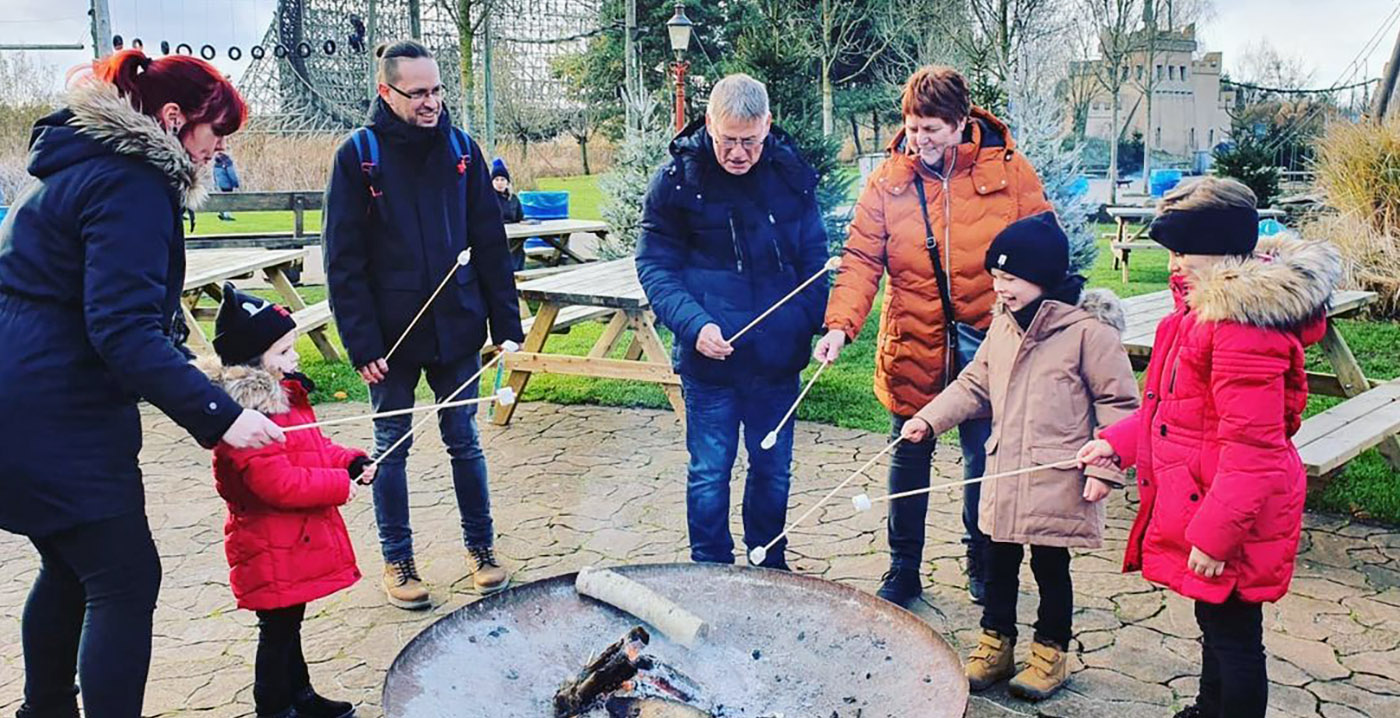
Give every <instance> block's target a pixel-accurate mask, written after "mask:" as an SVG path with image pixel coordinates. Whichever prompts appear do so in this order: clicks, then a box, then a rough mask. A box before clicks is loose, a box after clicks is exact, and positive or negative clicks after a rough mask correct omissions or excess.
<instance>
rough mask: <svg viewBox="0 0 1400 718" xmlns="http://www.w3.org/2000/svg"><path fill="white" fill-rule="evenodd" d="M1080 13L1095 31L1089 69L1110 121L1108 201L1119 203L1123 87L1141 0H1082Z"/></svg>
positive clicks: (1130, 57)
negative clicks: (1109, 111)
mask: <svg viewBox="0 0 1400 718" xmlns="http://www.w3.org/2000/svg"><path fill="white" fill-rule="evenodd" d="M1081 2H1082V3H1083V11H1084V13H1085V14H1086V16H1087V17H1088V18H1089V19H1090V21H1091V22H1092V25H1093V27H1094V29H1095V30H1096V33H1097V37H1098V41H1097V48H1098V55H1099V61H1098V62H1096V63H1092V64H1091V65H1090V68H1092V69H1091V71H1092V73H1093V76H1094V78H1095V79H1096V80H1097V81H1098V84H1099V87H1101V88H1103V90H1104V92H1106V93H1108V97H1109V103H1110V105H1111V107H1112V120H1111V121H1110V126H1109V132H1108V186H1109V202H1110V203H1111V204H1113V203H1117V202H1118V138H1119V137H1120V136H1121V135H1122V133H1123V128H1122V123H1121V118H1122V107H1123V85H1125V84H1127V82H1128V72H1129V68H1128V65H1129V61H1130V60H1131V59H1132V55H1133V50H1134V47H1133V44H1134V40H1133V28H1134V27H1135V26H1136V24H1137V19H1138V17H1139V16H1140V14H1141V12H1142V5H1141V0H1081Z"/></svg>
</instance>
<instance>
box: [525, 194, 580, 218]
mask: <svg viewBox="0 0 1400 718" xmlns="http://www.w3.org/2000/svg"><path fill="white" fill-rule="evenodd" d="M520 207H521V209H523V210H525V219H568V218H569V193H568V192H521V193H520Z"/></svg>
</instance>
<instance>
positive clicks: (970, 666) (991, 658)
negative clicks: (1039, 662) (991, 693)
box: [963, 628, 1016, 691]
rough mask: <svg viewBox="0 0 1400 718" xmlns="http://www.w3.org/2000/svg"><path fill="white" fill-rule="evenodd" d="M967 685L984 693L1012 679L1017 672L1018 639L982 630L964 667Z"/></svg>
mask: <svg viewBox="0 0 1400 718" xmlns="http://www.w3.org/2000/svg"><path fill="white" fill-rule="evenodd" d="M963 672H964V673H966V674H967V684H968V686H969V687H971V688H972V690H974V691H983V690H986V689H988V688H991V687H992V685H994V684H996V683H999V682H1001V681H1004V680H1006V679H1007V678H1010V677H1011V675H1012V674H1013V673H1015V672H1016V639H1015V638H1012V637H1010V636H1003V635H1001V634H1000V633H997V632H996V631H988V630H987V629H985V628H984V629H982V635H981V636H980V637H979V638H978V639H977V647H976V648H974V649H972V653H971V654H969V655H968V657H967V663H966V664H965V665H964V666H963Z"/></svg>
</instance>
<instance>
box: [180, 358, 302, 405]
mask: <svg viewBox="0 0 1400 718" xmlns="http://www.w3.org/2000/svg"><path fill="white" fill-rule="evenodd" d="M195 367H197V368H198V369H199V370H200V371H202V372H204V375H205V376H207V377H209V380H210V381H212V382H214V384H215V385H216V386H218V387H219V388H220V389H223V390H224V391H225V392H227V393H228V395H229V397H231V398H232V399H233V400H234V401H236V402H238V404H239V406H242V407H243V408H244V409H252V410H253V411H258V412H262V413H263V414H266V415H268V416H275V415H277V414H285V413H287V412H289V411H291V409H292V406H291V402H290V401H288V399H287V390H286V389H284V388H283V387H282V382H280V381H278V380H277V378H276V377H274V376H272V374H271V373H269V372H268V371H267V370H266V369H258V368H255V367H250V366H224V365H223V363H222V362H220V361H219V358H218V357H202V358H200V359H199V360H197V361H196V362H195Z"/></svg>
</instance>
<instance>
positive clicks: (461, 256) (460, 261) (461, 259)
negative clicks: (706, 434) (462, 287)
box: [384, 247, 472, 362]
mask: <svg viewBox="0 0 1400 718" xmlns="http://www.w3.org/2000/svg"><path fill="white" fill-rule="evenodd" d="M471 261H472V250H471V247H467V248H466V249H464V250H462V251H461V252H458V253H457V262H456V264H453V265H452V269H451V270H450V271H448V272H447V276H445V277H443V278H442V281H441V282H439V283H438V286H437V289H435V290H433V295H432V296H431V297H428V301H426V302H423V308H422V309H419V310H418V316H415V317H414V318H413V321H411V322H409V323H408V328H407V329H404V330H403V334H400V335H399V339H398V341H396V342H394V346H393V348H392V349H390V350H389V353H388V354H385V355H384V361H386V362H387V361H389V359H391V358H393V356H394V352H396V351H398V350H399V347H400V346H401V345H402V344H403V340H404V339H407V338H408V333H409V332H411V331H413V327H414V325H416V324H418V320H419V319H422V318H423V315H424V314H426V313H427V312H428V307H430V306H432V304H433V300H434V299H437V296H438V295H439V294H441V293H442V288H443V287H446V286H447V283H448V282H450V281H452V277H453V276H455V275H456V274H457V270H458V269H461V268H462V267H465V266H467V264H469V263H470V262H471Z"/></svg>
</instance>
